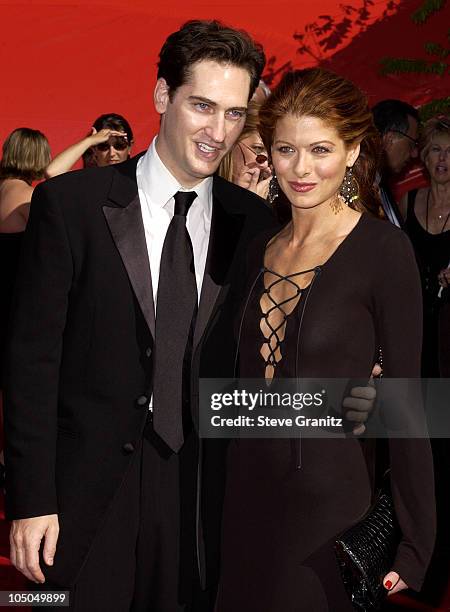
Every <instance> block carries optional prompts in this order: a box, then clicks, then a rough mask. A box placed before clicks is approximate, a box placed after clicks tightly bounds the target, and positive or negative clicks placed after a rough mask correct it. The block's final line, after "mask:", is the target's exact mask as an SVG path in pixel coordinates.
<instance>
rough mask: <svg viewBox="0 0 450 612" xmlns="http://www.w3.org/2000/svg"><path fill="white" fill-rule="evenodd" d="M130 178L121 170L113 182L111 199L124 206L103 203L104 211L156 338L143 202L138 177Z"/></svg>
mask: <svg viewBox="0 0 450 612" xmlns="http://www.w3.org/2000/svg"><path fill="white" fill-rule="evenodd" d="M133 161H134V160H133ZM134 167H135V166H134ZM134 176H135V175H134ZM127 178H130V177H123V176H120V175H119V174H118V175H117V176H116V178H115V180H114V182H113V186H112V189H111V193H110V198H111V200H113V201H115V202H117V203H119V204H121V206H120V207H113V206H108V205H106V206H103V213H104V215H105V218H106V221H107V223H108V225H109V229H110V231H111V235H112V238H113V240H114V242H115V244H116V247H117V249H118V251H119V253H120V256H121V258H122V261H123V263H124V266H125V269H126V271H127V274H128V277H129V279H130V282H131V285H132V287H133V291H134V293H135V295H136V299H137V301H138V302H139V306H140V307H141V310H142V314H143V315H144V318H145V320H146V322H147V325H148V327H149V329H150V332H151V334H152V336H153V338H154V337H155V309H154V304H153V289H152V277H151V272H150V264H149V261H148V251H147V243H146V241H145V232H144V224H143V222H142V213H141V204H140V201H139V196H138V193H137V186H136V180H135V178H134V180H133V177H131V181H130V180H128V181H127V183H125V184H124V181H125V180H126V179H127ZM130 194H131V201H130ZM126 198H128V199H126ZM124 200H125V204H124Z"/></svg>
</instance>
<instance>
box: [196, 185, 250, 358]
mask: <svg viewBox="0 0 450 612" xmlns="http://www.w3.org/2000/svg"><path fill="white" fill-rule="evenodd" d="M244 220H245V215H241V214H236V213H235V214H231V213H229V212H227V211H226V210H225V208H224V206H223V205H222V203H221V202H220V200H219V198H218V197H217V195H216V194H215V195H214V200H213V211H212V219H211V233H210V237H209V245H208V255H207V259H206V267H205V274H204V277H203V284H202V292H201V295H200V304H199V307H198V314H197V321H196V325H195V331H194V341H193V348H194V350H195V349H196V347H197V345H198V343H199V342H200V339H201V337H202V336H203V333H204V332H205V329H206V326H207V325H208V321H210V319H211V318H212V316H213V310H214V307H217V306H218V305H219V304H220V303H221V302H222V301H223V300H224V299H225V296H226V293H227V290H228V285H225V284H224V283H225V280H226V277H227V273H228V270H229V268H230V265H231V262H232V260H233V256H234V253H235V251H236V247H237V244H238V242H239V237H240V235H241V231H242V227H243V224H244ZM219 294H220V298H219ZM218 298H219V299H218Z"/></svg>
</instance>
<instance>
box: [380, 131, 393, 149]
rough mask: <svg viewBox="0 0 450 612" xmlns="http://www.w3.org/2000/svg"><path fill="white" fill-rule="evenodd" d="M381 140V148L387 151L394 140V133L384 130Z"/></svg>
mask: <svg viewBox="0 0 450 612" xmlns="http://www.w3.org/2000/svg"><path fill="white" fill-rule="evenodd" d="M381 140H382V144H383V149H384V150H385V151H387V150H388V149H390V148H391V145H392V143H393V142H394V134H393V133H392V132H385V133H384V134H383V137H382V139H381Z"/></svg>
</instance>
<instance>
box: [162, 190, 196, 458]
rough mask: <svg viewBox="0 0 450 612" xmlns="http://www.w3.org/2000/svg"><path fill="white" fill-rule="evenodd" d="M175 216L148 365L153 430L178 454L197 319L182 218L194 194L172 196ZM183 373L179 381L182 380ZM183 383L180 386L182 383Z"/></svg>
mask: <svg viewBox="0 0 450 612" xmlns="http://www.w3.org/2000/svg"><path fill="white" fill-rule="evenodd" d="M174 197H175V214H174V216H173V218H172V221H171V222H170V225H169V229H168V230H167V234H166V238H165V240H164V246H163V249H162V254H161V265H160V271H159V282H158V297H157V307H156V332H155V353H154V361H153V367H154V370H153V428H154V430H155V432H156V433H157V434H158V435H159V436H160V437H161V438H162V439H163V440H164V442H165V443H166V444H167V445H168V446H169V447H170V448H171V449H172V450H173V451H174V452H178V451H179V450H180V448H181V446H182V445H183V441H184V435H183V399H184V400H186V398H185V397H183V389H186V385H183V369H186V368H183V362H185V363H186V359H185V354H186V349H187V347H188V349H189V347H190V345H191V343H190V342H189V340H190V336H191V335H192V334H191V329H192V325H193V319H194V317H195V315H196V313H197V285H196V281H195V269H194V253H193V250H192V243H191V239H190V238H189V234H188V231H187V229H186V215H187V213H188V210H189V207H190V206H191V204H192V202H193V201H194V200H195V198H196V197H197V194H196V193H195V192H194V191H179V192H178V193H176V194H175V196H174ZM186 374H187V373H186V372H185V377H186ZM185 382H186V381H185Z"/></svg>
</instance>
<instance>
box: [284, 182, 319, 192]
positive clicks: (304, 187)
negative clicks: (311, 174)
mask: <svg viewBox="0 0 450 612" xmlns="http://www.w3.org/2000/svg"><path fill="white" fill-rule="evenodd" d="M289 185H290V186H291V188H292V189H293V190H294V191H297V193H307V192H308V191H311V189H314V187H315V186H316V183H296V182H295V181H289Z"/></svg>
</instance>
